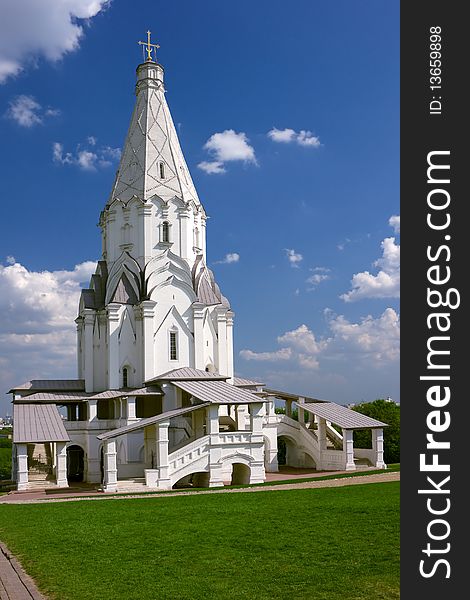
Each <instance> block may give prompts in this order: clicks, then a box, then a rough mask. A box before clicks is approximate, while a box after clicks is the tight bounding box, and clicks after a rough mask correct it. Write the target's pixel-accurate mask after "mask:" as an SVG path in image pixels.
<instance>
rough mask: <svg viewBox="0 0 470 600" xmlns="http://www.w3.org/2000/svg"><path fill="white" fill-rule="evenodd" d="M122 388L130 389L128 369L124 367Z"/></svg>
mask: <svg viewBox="0 0 470 600" xmlns="http://www.w3.org/2000/svg"><path fill="white" fill-rule="evenodd" d="M122 387H124V388H126V387H129V372H128V369H127V367H124V368H123V370H122Z"/></svg>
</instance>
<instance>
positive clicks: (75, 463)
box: [67, 444, 85, 482]
mask: <svg viewBox="0 0 470 600" xmlns="http://www.w3.org/2000/svg"><path fill="white" fill-rule="evenodd" d="M84 471H85V452H84V451H83V448H81V447H80V446H77V445H76V444H74V445H72V446H67V479H68V481H76V482H80V481H83V476H84Z"/></svg>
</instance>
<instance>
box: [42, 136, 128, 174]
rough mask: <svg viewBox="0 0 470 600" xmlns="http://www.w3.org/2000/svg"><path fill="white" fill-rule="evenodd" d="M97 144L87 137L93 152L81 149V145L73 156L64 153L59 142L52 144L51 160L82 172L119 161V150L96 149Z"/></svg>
mask: <svg viewBox="0 0 470 600" xmlns="http://www.w3.org/2000/svg"><path fill="white" fill-rule="evenodd" d="M97 142H98V140H97V138H95V137H93V136H89V137H88V138H87V143H88V144H89V145H91V146H92V147H93V148H94V151H92V150H90V149H86V148H82V144H78V146H77V149H76V152H75V154H73V153H72V152H65V153H64V147H63V145H62V144H61V143H60V142H54V143H53V145H52V160H53V162H55V163H57V164H60V165H76V166H78V167H79V168H80V169H82V170H84V171H96V170H97V169H98V168H100V167H102V168H105V167H109V166H111V164H112V162H113V161H116V160H119V159H120V157H121V149H120V148H111V147H110V146H100V147H96V144H97Z"/></svg>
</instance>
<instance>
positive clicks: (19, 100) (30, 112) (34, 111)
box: [6, 94, 60, 128]
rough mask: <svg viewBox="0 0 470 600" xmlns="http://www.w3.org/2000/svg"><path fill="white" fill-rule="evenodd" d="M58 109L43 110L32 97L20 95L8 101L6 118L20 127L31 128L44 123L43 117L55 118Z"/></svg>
mask: <svg viewBox="0 0 470 600" xmlns="http://www.w3.org/2000/svg"><path fill="white" fill-rule="evenodd" d="M59 114H60V111H59V110H58V109H54V108H47V109H44V108H43V107H42V106H41V105H40V104H39V102H38V101H37V100H36V99H35V98H34V97H33V96H27V95H25V94H22V95H20V96H16V98H14V99H13V100H11V101H10V103H9V107H8V110H7V112H6V117H7V118H8V119H11V120H12V121H15V123H17V124H18V125H20V126H21V127H27V128H29V127H33V126H34V125H39V124H40V123H43V122H44V117H56V116H57V115H59Z"/></svg>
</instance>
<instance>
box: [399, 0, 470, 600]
mask: <svg viewBox="0 0 470 600" xmlns="http://www.w3.org/2000/svg"><path fill="white" fill-rule="evenodd" d="M465 9H466V6H465V3H463V2H442V1H441V2H437V1H435V0H429V1H426V2H402V3H401V215H402V216H401V228H402V232H401V245H402V268H401V273H402V307H401V322H402V344H401V357H402V385H401V387H402V390H401V406H402V452H401V457H402V458H401V462H402V470H401V477H402V480H401V481H402V483H401V488H402V500H401V503H402V504H401V515H402V528H401V531H402V540H401V547H402V559H401V560H402V562H401V573H402V581H401V590H402V593H401V597H402V598H403V599H404V600H408V599H415V598H423V599H426V600H433V599H435V598H436V599H437V598H440V599H442V598H450V597H455V598H461V597H469V595H470V592H469V591H468V584H467V577H466V575H467V573H468V572H469V571H470V567H469V566H468V551H467V550H466V549H465V546H466V544H465V541H466V538H467V536H468V535H469V534H470V517H469V514H470V511H469V508H470V506H469V505H470V502H469V499H468V498H469V497H468V492H467V489H468V486H467V485H466V483H467V482H468V481H469V471H470V469H469V466H468V465H469V458H470V453H469V449H470V445H469V444H470V435H469V426H470V414H469V408H468V407H469V405H470V398H469V395H470V393H469V389H468V384H467V374H469V373H470V345H469V344H468V343H467V338H468V337H469V336H470V322H469V321H470V319H469V316H468V309H469V306H470V305H469V301H468V278H469V275H470V274H469V269H468V267H467V264H466V263H467V259H468V257H469V250H468V246H467V244H468V243H469V240H470V227H469V225H468V219H469V217H468V212H469V211H468V207H469V206H470V194H469V190H468V189H467V188H468V187H469V179H470V160H469V159H470V152H469V150H468V144H469V140H470V127H469V118H468V115H467V113H468V110H469V104H470V103H469V101H468V99H467V97H466V92H465V91H464V90H465V89H467V80H468V73H469V71H470V68H469V66H468V59H469V58H470V48H469V46H468V40H469V37H470V36H469V34H468V22H467V20H466V18H465V16H464V13H465V12H466V11H465ZM466 384H467V385H466ZM450 594H452V596H451V595H450Z"/></svg>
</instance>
